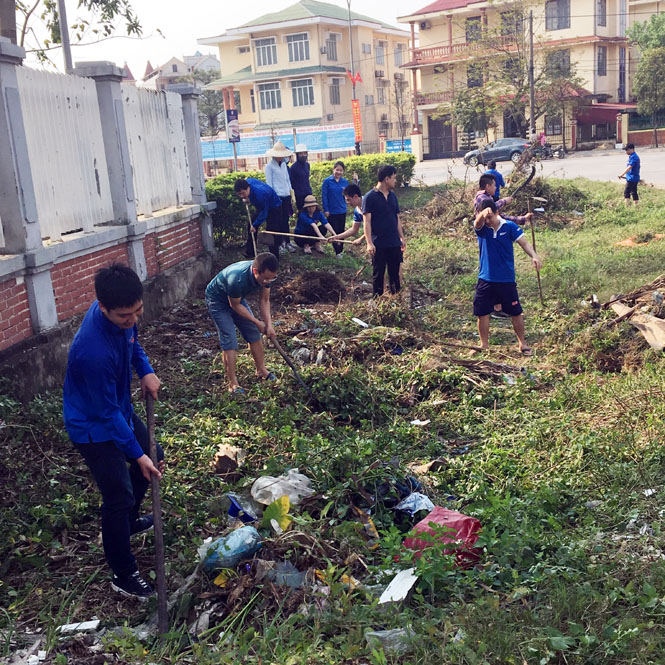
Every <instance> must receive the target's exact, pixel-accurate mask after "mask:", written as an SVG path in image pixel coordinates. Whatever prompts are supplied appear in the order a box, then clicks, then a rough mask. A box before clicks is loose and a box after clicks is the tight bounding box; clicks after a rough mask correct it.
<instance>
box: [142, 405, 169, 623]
mask: <svg viewBox="0 0 665 665" xmlns="http://www.w3.org/2000/svg"><path fill="white" fill-rule="evenodd" d="M145 412H146V418H147V420H148V435H149V437H150V438H149V440H150V459H151V460H152V463H153V464H154V465H155V466H157V463H158V460H157V443H156V442H155V400H154V399H153V397H152V395H151V394H150V393H149V392H146V395H145ZM150 482H151V485H152V516H153V519H154V526H155V573H156V575H157V617H158V623H157V627H158V630H159V632H160V633H161V634H164V633H167V632H168V630H169V613H168V606H167V597H166V569H165V566H164V529H163V525H162V501H161V497H160V494H159V478H157V476H155V475H152V476H151V478H150Z"/></svg>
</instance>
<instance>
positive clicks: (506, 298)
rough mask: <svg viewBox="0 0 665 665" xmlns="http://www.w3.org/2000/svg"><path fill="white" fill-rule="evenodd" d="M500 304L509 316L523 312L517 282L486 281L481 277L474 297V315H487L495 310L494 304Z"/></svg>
mask: <svg viewBox="0 0 665 665" xmlns="http://www.w3.org/2000/svg"><path fill="white" fill-rule="evenodd" d="M499 304H500V305H501V309H502V310H503V311H504V312H505V313H506V314H508V316H519V315H520V314H521V313H522V305H520V297H519V295H518V294H517V285H516V284H515V282H486V281H485V280H484V279H479V280H478V284H476V295H475V296H474V297H473V315H474V316H487V315H488V314H491V313H492V312H493V311H494V305H499Z"/></svg>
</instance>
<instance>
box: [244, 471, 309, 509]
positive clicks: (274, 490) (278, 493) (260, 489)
mask: <svg viewBox="0 0 665 665" xmlns="http://www.w3.org/2000/svg"><path fill="white" fill-rule="evenodd" d="M251 492H252V498H253V499H254V500H255V501H258V502H259V503H262V504H264V505H266V506H268V505H270V504H271V503H272V502H273V501H277V499H279V498H281V497H283V496H288V497H289V502H290V503H291V505H293V506H297V505H298V504H299V503H300V502H301V501H302V500H303V499H305V498H307V497H308V496H312V494H314V490H313V489H312V481H311V480H310V479H309V478H308V477H307V476H305V475H304V474H302V473H298V469H291V470H289V471H288V472H287V473H285V474H283V475H281V476H278V477H277V478H275V477H274V476H261V478H257V479H256V480H255V481H254V484H253V485H252V490H251Z"/></svg>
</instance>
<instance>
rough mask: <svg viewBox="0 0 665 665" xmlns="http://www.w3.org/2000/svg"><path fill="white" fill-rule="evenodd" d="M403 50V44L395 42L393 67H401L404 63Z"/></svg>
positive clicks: (404, 49)
mask: <svg viewBox="0 0 665 665" xmlns="http://www.w3.org/2000/svg"><path fill="white" fill-rule="evenodd" d="M404 51H406V46H405V45H404V44H395V67H401V66H402V65H403V64H404Z"/></svg>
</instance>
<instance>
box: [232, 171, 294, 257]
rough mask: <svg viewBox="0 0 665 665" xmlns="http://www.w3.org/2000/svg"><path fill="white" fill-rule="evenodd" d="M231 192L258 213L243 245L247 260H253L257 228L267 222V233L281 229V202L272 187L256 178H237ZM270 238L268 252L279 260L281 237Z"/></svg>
mask: <svg viewBox="0 0 665 665" xmlns="http://www.w3.org/2000/svg"><path fill="white" fill-rule="evenodd" d="M233 191H234V192H235V193H236V194H237V195H238V196H239V197H240V198H241V199H242V200H243V201H244V202H245V203H247V202H249V203H251V204H252V205H253V206H254V207H255V208H256V210H257V211H258V214H257V216H256V219H255V220H254V222H252V223H251V224H250V225H249V228H248V231H247V242H246V243H245V256H246V257H247V258H248V259H249V258H252V259H253V258H254V256H255V254H256V252H255V251H254V248H255V246H256V234H257V233H258V230H259V226H261V224H263V222H265V221H267V224H266V227H267V230H268V231H279V229H280V228H281V227H280V224H281V214H282V201H281V200H280V198H279V196H277V194H276V193H275V190H274V189H273V188H272V187H270V186H269V185H266V183H265V182H262V181H261V180H257V179H256V178H246V179H245V178H238V180H236V181H235V183H234V184H233ZM248 214H249V213H248ZM287 232H288V228H287ZM271 237H272V238H273V241H272V245H271V246H270V251H271V252H272V253H273V254H274V255H275V256H276V257H277V259H278V260H279V250H280V247H281V245H282V236H271Z"/></svg>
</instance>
